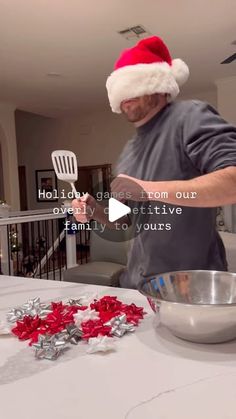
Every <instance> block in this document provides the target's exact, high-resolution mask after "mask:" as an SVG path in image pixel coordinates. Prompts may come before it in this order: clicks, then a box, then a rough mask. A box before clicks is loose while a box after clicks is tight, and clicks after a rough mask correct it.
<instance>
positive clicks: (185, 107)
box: [73, 36, 236, 288]
mask: <svg viewBox="0 0 236 419" xmlns="http://www.w3.org/2000/svg"><path fill="white" fill-rule="evenodd" d="M188 74H189V71H188V67H187V66H186V64H185V63H184V62H183V61H181V60H179V59H177V60H172V59H171V56H170V53H169V51H168V49H167V47H166V45H165V44H164V43H163V41H162V40H161V39H160V38H158V37H155V36H154V37H151V38H147V39H144V40H141V41H140V42H139V43H138V44H137V45H136V46H135V47H133V48H130V49H128V50H125V51H124V52H123V53H122V54H121V56H120V58H119V59H118V61H117V62H116V64H115V69H114V71H113V72H112V74H111V75H110V76H109V78H108V80H107V90H108V96H109V100H110V105H111V108H112V110H113V112H116V113H123V115H125V116H126V118H127V119H128V120H129V121H130V122H132V123H133V124H134V126H135V128H136V135H135V136H134V138H132V139H131V140H130V141H129V142H128V143H127V145H126V147H125V148H124V150H123V152H122V154H121V157H120V160H119V162H118V165H117V169H116V173H117V177H116V179H115V180H114V181H113V182H112V184H111V189H112V192H113V193H115V194H116V196H119V193H129V196H130V199H131V200H132V201H136V202H137V201H144V200H149V201H150V202H148V203H147V202H146V204H148V205H149V204H150V203H151V208H152V209H153V210H154V209H155V208H159V210H158V212H156V213H155V211H154V213H153V214H152V215H150V218H149V221H148V222H149V226H150V228H148V226H147V228H146V226H145V229H144V230H143V231H142V232H141V234H139V235H137V236H136V237H135V239H134V240H133V243H132V247H131V249H130V253H129V258H128V264H127V270H126V271H125V273H124V274H123V275H122V277H121V280H120V282H121V286H124V287H134V288H135V287H136V286H137V284H138V282H139V281H140V280H141V279H142V278H143V277H149V276H151V275H154V274H156V273H161V272H167V271H172V270H184V269H186V270H188V269H214V270H227V262H226V258H225V250H224V246H223V243H222V241H221V239H220V237H219V235H218V233H217V231H216V228H215V218H216V207H217V206H220V205H228V204H232V203H236V128H235V127H233V126H231V125H229V124H227V123H226V122H225V121H224V120H223V119H222V118H221V117H220V116H219V115H218V113H217V112H216V111H215V110H214V109H213V108H212V107H211V106H209V105H208V104H206V103H203V102H200V101H183V102H174V99H175V98H176V96H177V95H178V93H179V86H180V85H181V84H183V83H184V82H185V81H186V80H187V78H188ZM140 188H141V190H142V194H141V193H140ZM156 192H158V193H156ZM162 192H163V195H162ZM164 193H166V194H164ZM160 196H161V198H160ZM163 196H164V197H163ZM85 200H86V202H85ZM85 200H84V202H82V201H80V202H76V201H74V202H73V205H74V206H79V207H81V208H82V207H84V206H85V207H86V208H87V209H88V210H89V207H93V209H94V210H95V213H94V215H93V218H95V219H97V220H98V221H100V222H104V221H105V222H106V223H107V225H108V226H109V227H112V225H111V223H109V222H108V221H107V218H106V216H105V215H104V213H103V210H102V208H101V207H100V206H99V205H98V204H97V203H96V201H95V200H94V198H92V197H91V196H89V197H87V198H85ZM157 201H161V202H157ZM157 204H158V205H159V207H157ZM160 204H162V207H161V205H160ZM176 206H178V208H179V211H178V212H177V211H176V209H177V207H176ZM160 208H161V209H160ZM163 209H164V211H163ZM88 218H89V217H88ZM77 219H78V220H79V221H83V220H82V219H81V218H80V217H77ZM140 220H141V217H140V218H138V219H136V222H139V221H140ZM153 224H155V225H158V226H161V228H160V229H159V227H158V228H157V229H156V230H155V229H152V228H151V226H153ZM167 226H168V228H167Z"/></svg>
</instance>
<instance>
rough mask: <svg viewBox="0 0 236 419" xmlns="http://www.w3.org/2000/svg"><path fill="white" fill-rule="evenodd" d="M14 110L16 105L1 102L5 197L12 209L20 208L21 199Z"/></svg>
mask: <svg viewBox="0 0 236 419" xmlns="http://www.w3.org/2000/svg"><path fill="white" fill-rule="evenodd" d="M14 110H15V108H14V106H11V105H7V104H4V103H0V143H1V152H2V171H3V183H4V199H5V200H6V201H7V203H8V204H9V205H11V206H12V209H14V210H18V209H19V205H20V201H19V180H18V162H17V145H16V133H15V119H14Z"/></svg>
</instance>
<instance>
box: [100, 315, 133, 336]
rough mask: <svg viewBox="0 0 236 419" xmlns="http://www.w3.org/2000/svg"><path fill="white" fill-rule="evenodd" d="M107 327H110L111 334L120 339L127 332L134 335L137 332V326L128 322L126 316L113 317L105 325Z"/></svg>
mask: <svg viewBox="0 0 236 419" xmlns="http://www.w3.org/2000/svg"><path fill="white" fill-rule="evenodd" d="M105 326H110V327H111V334H112V335H113V336H116V337H118V338H121V337H122V336H123V335H124V334H125V333H127V332H130V333H132V332H134V331H135V326H134V325H133V324H132V323H128V322H127V317H126V314H121V315H120V316H116V317H113V318H112V319H111V320H109V321H108V322H106V323H105Z"/></svg>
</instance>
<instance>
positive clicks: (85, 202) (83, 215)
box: [72, 193, 97, 223]
mask: <svg viewBox="0 0 236 419" xmlns="http://www.w3.org/2000/svg"><path fill="white" fill-rule="evenodd" d="M96 206H97V202H96V199H95V198H94V197H93V196H91V195H89V194H88V193H86V194H85V195H83V196H82V197H81V198H79V199H74V200H73V201H72V208H73V210H74V217H75V219H76V220H77V221H79V222H80V223H87V222H89V221H90V220H91V219H92V218H94V213H95V211H96Z"/></svg>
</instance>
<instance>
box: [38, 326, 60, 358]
mask: <svg viewBox="0 0 236 419" xmlns="http://www.w3.org/2000/svg"><path fill="white" fill-rule="evenodd" d="M32 346H33V347H34V348H35V349H36V351H35V357H36V358H38V359H49V360H55V359H57V358H58V356H59V355H60V353H61V352H62V351H64V350H65V348H66V346H67V341H66V339H65V335H63V332H62V333H57V334H55V335H53V336H49V335H39V338H38V342H37V343H33V344H32Z"/></svg>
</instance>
